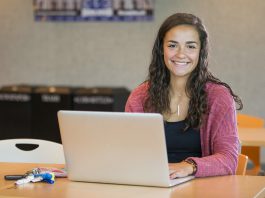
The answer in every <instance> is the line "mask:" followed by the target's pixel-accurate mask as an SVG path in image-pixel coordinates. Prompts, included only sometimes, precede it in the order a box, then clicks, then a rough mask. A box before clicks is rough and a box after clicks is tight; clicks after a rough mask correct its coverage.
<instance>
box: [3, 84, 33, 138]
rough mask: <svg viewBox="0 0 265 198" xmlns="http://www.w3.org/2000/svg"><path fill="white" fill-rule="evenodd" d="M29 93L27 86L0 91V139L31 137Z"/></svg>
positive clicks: (29, 89)
mask: <svg viewBox="0 0 265 198" xmlns="http://www.w3.org/2000/svg"><path fill="white" fill-rule="evenodd" d="M31 91H32V88H31V87H30V86H27V85H10V86H4V87H2V88H1V89H0V139H13V138H29V137H30V136H31V100H32V97H31Z"/></svg>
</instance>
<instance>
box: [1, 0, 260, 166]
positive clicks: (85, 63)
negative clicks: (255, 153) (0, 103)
mask: <svg viewBox="0 0 265 198" xmlns="http://www.w3.org/2000/svg"><path fill="white" fill-rule="evenodd" d="M32 9H33V8H32V0H23V1H22V0H1V1H0V86H2V85H6V84H17V83H27V84H47V85H80V86H99V85H102V86H125V87H128V88H129V89H132V88H134V87H136V86H137V85H138V84H139V83H141V82H142V81H143V80H144V79H145V77H146V74H147V67H148V64H149V61H150V56H151V48H152V44H153V41H154V38H155V35H156V32H157V29H158V27H159V25H160V24H161V22H162V21H163V20H164V19H165V18H166V17H167V16H168V15H170V14H172V13H175V12H191V13H194V14H196V15H198V16H199V17H201V18H202V19H203V20H204V22H205V24H206V26H207V27H208V30H209V33H210V41H211V59H210V68H211V71H212V72H213V73H214V74H216V75H217V76H218V77H220V78H221V79H222V80H224V81H226V82H228V83H229V84H230V85H231V86H232V87H233V89H234V91H235V92H236V93H237V94H239V95H240V96H241V98H242V99H243V102H244V110H243V113H248V114H252V115H255V116H260V117H262V118H264V119H265V107H264V98H265V91H264V87H265V78H264V70H265V69H264V63H265V53H264V52H265V45H264V38H265V33H264V32H265V26H264V16H265V14H264V10H265V1H264V0H252V1H250V0H233V1H231V0H156V1H155V20H154V21H153V22H131V23H126V22H99V23H96V22H77V23H72V22H56V23H52V22H47V23H40V22H34V19H33V12H32ZM263 155H265V153H264V154H263ZM264 161H265V160H264Z"/></svg>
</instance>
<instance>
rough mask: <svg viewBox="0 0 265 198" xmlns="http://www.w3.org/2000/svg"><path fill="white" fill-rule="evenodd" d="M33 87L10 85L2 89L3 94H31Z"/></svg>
mask: <svg viewBox="0 0 265 198" xmlns="http://www.w3.org/2000/svg"><path fill="white" fill-rule="evenodd" d="M31 90H32V87H31V86H29V85H8V86H3V87H1V89H0V91H1V92H10V93H30V92H31Z"/></svg>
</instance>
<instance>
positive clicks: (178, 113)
mask: <svg viewBox="0 0 265 198" xmlns="http://www.w3.org/2000/svg"><path fill="white" fill-rule="evenodd" d="M181 96H182V95H181V94H178V99H180V98H181ZM180 103H181V100H179V102H178V104H177V110H176V111H174V112H170V114H171V115H175V114H177V116H178V117H179V115H180Z"/></svg>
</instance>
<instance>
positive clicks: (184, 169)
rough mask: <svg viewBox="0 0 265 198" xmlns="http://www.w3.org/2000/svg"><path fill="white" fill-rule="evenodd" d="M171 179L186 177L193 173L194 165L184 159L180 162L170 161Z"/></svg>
mask: <svg viewBox="0 0 265 198" xmlns="http://www.w3.org/2000/svg"><path fill="white" fill-rule="evenodd" d="M169 170H170V179H175V178H177V177H186V176H189V175H191V174H192V173H193V167H192V165H191V164H189V163H187V162H185V161H182V162H179V163H169Z"/></svg>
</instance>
